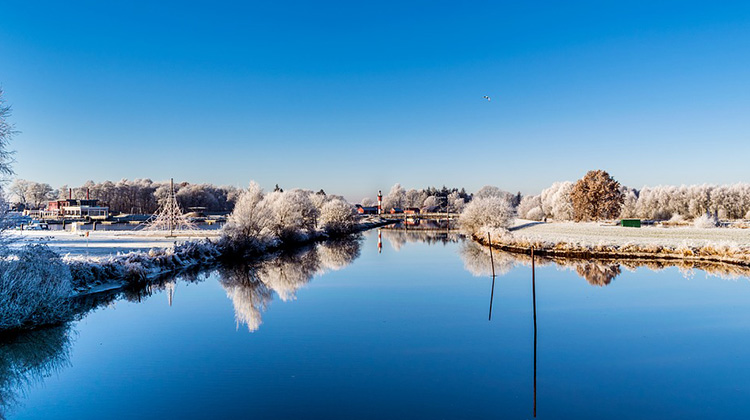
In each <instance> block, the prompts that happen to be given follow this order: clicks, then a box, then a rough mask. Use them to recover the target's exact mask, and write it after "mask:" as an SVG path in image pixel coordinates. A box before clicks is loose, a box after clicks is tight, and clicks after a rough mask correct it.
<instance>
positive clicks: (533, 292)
mask: <svg viewBox="0 0 750 420" xmlns="http://www.w3.org/2000/svg"><path fill="white" fill-rule="evenodd" d="M531 296H532V299H533V305H534V417H536V267H535V264H534V247H531Z"/></svg>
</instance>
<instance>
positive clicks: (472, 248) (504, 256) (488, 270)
mask: <svg viewBox="0 0 750 420" xmlns="http://www.w3.org/2000/svg"><path fill="white" fill-rule="evenodd" d="M460 253H461V260H463V262H464V268H465V269H466V271H468V272H469V273H471V275H473V276H475V277H484V276H492V262H491V261H490V251H489V248H488V247H486V246H482V245H480V244H479V243H477V242H474V241H469V240H466V241H464V243H463V244H462V246H461V250H460ZM492 255H493V260H494V263H495V274H496V275H503V274H506V273H508V272H509V271H510V270H511V269H513V267H514V266H515V265H516V263H517V262H518V258H517V257H516V255H515V254H511V253H509V252H502V251H498V250H493V254H492Z"/></svg>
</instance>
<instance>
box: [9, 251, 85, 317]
mask: <svg viewBox="0 0 750 420" xmlns="http://www.w3.org/2000/svg"><path fill="white" fill-rule="evenodd" d="M71 292H72V286H71V276H70V270H69V269H68V267H67V266H66V265H65V264H64V263H63V262H62V260H61V259H60V256H59V255H57V254H56V253H55V252H53V251H52V250H50V249H49V247H47V246H46V245H27V246H24V247H22V248H21V249H19V250H18V251H16V252H14V253H13V254H10V255H5V256H4V257H3V259H2V260H0V296H2V300H0V329H12V328H19V327H25V326H31V325H43V324H49V323H55V322H59V321H62V320H65V319H67V318H68V317H69V316H70V307H69V305H68V297H69V296H70V294H71Z"/></svg>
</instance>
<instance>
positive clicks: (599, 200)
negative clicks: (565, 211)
mask: <svg viewBox="0 0 750 420" xmlns="http://www.w3.org/2000/svg"><path fill="white" fill-rule="evenodd" d="M570 199H571V201H572V203H573V217H574V219H575V220H576V221H581V220H599V219H613V218H615V217H617V216H619V215H620V209H621V208H622V204H623V201H624V197H623V193H622V190H621V189H620V183H619V182H617V181H615V180H614V179H613V178H612V177H611V176H610V175H609V174H608V173H607V172H606V171H602V170H596V171H589V172H588V173H587V174H586V175H584V177H583V178H581V179H579V180H578V182H576V183H575V185H573V189H572V190H571V192H570Z"/></svg>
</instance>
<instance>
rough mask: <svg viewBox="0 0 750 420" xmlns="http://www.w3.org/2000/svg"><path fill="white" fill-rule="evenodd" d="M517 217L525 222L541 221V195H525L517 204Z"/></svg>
mask: <svg viewBox="0 0 750 420" xmlns="http://www.w3.org/2000/svg"><path fill="white" fill-rule="evenodd" d="M518 217H520V218H521V219H527V220H542V218H544V211H542V197H541V195H526V196H524V197H522V198H521V202H520V203H519V204H518Z"/></svg>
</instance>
